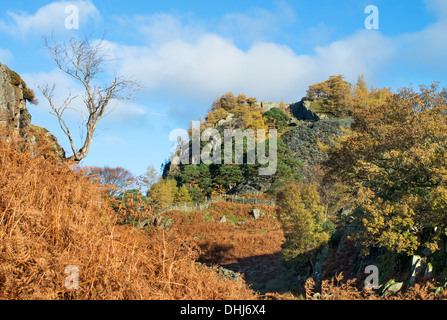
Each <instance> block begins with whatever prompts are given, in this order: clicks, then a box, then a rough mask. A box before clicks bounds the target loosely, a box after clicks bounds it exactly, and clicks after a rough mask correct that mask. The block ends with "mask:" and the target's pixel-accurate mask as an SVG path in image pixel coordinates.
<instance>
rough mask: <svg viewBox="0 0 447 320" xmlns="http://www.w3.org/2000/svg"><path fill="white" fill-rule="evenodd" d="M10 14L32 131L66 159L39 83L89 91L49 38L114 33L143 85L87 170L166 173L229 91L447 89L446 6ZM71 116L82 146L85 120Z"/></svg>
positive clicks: (0, 43) (169, 4)
mask: <svg viewBox="0 0 447 320" xmlns="http://www.w3.org/2000/svg"><path fill="white" fill-rule="evenodd" d="M68 5H75V6H76V7H77V8H78V9H79V29H77V30H74V29H71V30H69V29H66V28H65V20H66V18H67V16H68V14H67V13H65V8H66V7H67V6H68ZM368 5H375V6H376V7H377V8H378V10H379V16H378V17H379V20H378V21H379V29H378V30H367V29H366V28H365V24H364V22H365V19H366V18H367V17H368V15H369V14H368V13H365V8H366V7H367V6H368ZM0 8H1V10H0V62H1V63H3V64H7V65H8V66H9V67H10V68H11V69H13V70H15V71H17V72H18V73H19V74H21V75H22V77H23V78H24V79H25V81H26V82H27V83H28V86H29V87H31V88H33V89H34V90H35V91H36V93H37V98H38V100H39V101H40V103H39V104H38V105H37V106H34V105H29V106H28V109H29V111H30V113H31V115H32V117H33V120H32V122H33V123H34V124H36V125H39V126H44V127H46V128H48V129H49V130H50V131H51V132H52V133H53V134H54V135H56V137H57V138H58V139H59V142H60V143H61V145H62V146H63V147H64V148H65V149H66V150H67V151H69V149H70V148H69V145H68V141H67V139H66V137H65V136H64V135H63V133H62V132H61V130H60V128H59V127H58V124H57V121H56V119H55V118H54V117H53V116H51V115H50V114H49V107H48V104H47V103H46V101H45V98H43V97H42V96H40V95H39V92H38V90H37V86H38V85H43V84H44V83H46V82H47V83H50V84H51V83H56V94H57V97H58V98H59V99H63V97H64V96H65V95H66V94H67V92H68V91H67V90H68V89H70V90H71V91H72V92H73V93H75V94H76V93H77V92H79V94H80V93H81V91H80V90H81V89H80V86H79V84H77V83H76V82H74V81H73V80H71V79H69V78H67V76H65V75H63V74H62V73H61V72H59V71H58V70H57V68H56V66H55V64H54V62H53V61H52V60H51V58H50V55H49V54H48V52H46V51H45V50H44V49H43V41H42V37H43V36H44V35H47V36H49V35H51V34H52V33H53V34H54V37H55V38H56V39H57V40H60V41H63V40H67V39H70V38H71V37H73V36H80V35H81V36H82V35H83V34H85V33H87V34H91V33H92V34H93V37H99V36H101V35H102V34H103V33H104V32H105V39H106V40H107V41H108V48H109V49H110V54H111V56H113V57H114V58H115V59H116V60H115V62H114V64H113V69H114V70H115V71H116V72H117V73H119V74H122V75H123V76H126V77H132V78H134V79H136V80H138V81H140V82H141V83H142V85H143V88H142V89H141V90H140V91H139V92H138V94H137V96H136V97H135V100H133V101H131V102H126V103H124V102H119V103H118V102H113V104H112V105H113V108H114V111H113V112H112V113H111V114H110V115H109V116H107V117H106V118H104V119H103V121H102V122H101V123H100V126H99V127H98V129H97V136H96V137H95V139H94V142H93V144H92V146H91V151H90V154H89V155H88V157H87V158H86V159H85V160H84V161H83V162H82V163H83V164H84V165H97V166H104V165H109V166H112V167H117V166H122V167H125V168H127V169H129V170H130V171H131V172H132V173H133V174H134V175H139V174H142V173H143V172H144V171H145V169H146V168H147V167H148V166H149V165H154V166H155V167H156V168H159V167H160V165H161V164H162V163H163V162H164V161H165V160H167V158H168V156H169V152H170V149H171V148H172V146H173V145H174V142H173V141H169V133H170V132H171V131H172V130H174V129H177V128H184V129H186V128H187V127H188V124H189V122H190V121H192V120H197V119H198V118H199V116H202V117H204V115H205V114H206V113H207V112H208V108H209V106H210V105H211V104H212V102H213V100H214V99H215V98H216V97H218V96H220V95H222V94H224V93H225V92H228V91H232V92H233V93H235V94H239V93H245V94H246V95H247V96H253V97H256V98H257V99H258V100H259V101H281V100H283V101H285V102H288V103H293V102H297V101H299V100H300V99H301V97H302V96H303V95H304V94H305V91H306V89H307V87H308V86H309V85H311V84H313V83H316V82H319V81H324V80H326V79H327V78H328V77H329V76H330V75H334V74H343V75H344V76H345V78H346V80H348V81H350V82H353V83H354V82H355V81H356V79H357V77H358V75H360V74H363V75H364V76H365V78H366V80H367V82H368V84H369V85H373V86H376V87H391V88H393V89H398V88H400V87H403V86H409V85H410V84H413V85H418V84H429V83H431V82H433V81H439V82H441V85H444V86H445V85H446V80H447V79H446V74H447V60H446V59H445V57H446V56H447V37H446V35H447V1H445V0H425V1H424V0H420V1H416V0H409V1H402V0H381V1H379V0H377V1H373V0H370V1H363V0H347V1H333V0H313V1H307V0H306V1H304V0H303V1H298V0H289V1H286V0H282V1H281V0H280V1H265V0H256V1H254V0H244V1H240V0H238V1H235V0H231V1H199V0H194V1H191V0H189V1H188V0H183V1H180V0H176V1H174V0H167V1H135V0H127V1H122V0H108V1H95V0H91V1H88V0H77V1H40V0H16V1H14V2H12V1H2V2H1V3H0ZM74 107H75V108H82V104H81V102H80V101H79V102H75V103H74ZM69 116H70V120H69V121H70V123H71V125H72V126H73V129H72V131H74V132H75V137H76V138H79V137H80V133H78V132H77V129H78V122H79V113H72V114H69ZM76 143H77V145H78V146H79V145H80V143H81V140H80V139H77V141H76Z"/></svg>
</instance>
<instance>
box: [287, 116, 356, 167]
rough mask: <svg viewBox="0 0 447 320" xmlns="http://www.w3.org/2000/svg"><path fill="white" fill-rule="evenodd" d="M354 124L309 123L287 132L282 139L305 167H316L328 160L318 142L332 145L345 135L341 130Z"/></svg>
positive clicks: (343, 121)
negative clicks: (335, 140) (336, 139)
mask: <svg viewBox="0 0 447 320" xmlns="http://www.w3.org/2000/svg"><path fill="white" fill-rule="evenodd" d="M352 122H353V120H352V119H324V120H320V121H316V122H307V123H305V124H303V125H301V126H299V127H297V128H294V129H292V130H290V131H287V132H286V133H284V134H283V135H282V136H281V138H282V139H283V141H284V143H285V145H286V147H287V148H289V149H290V150H291V151H292V152H293V154H294V157H295V158H296V159H298V160H300V161H301V162H303V164H304V165H315V164H319V163H322V162H323V161H325V160H326V159H327V155H326V153H325V152H324V151H323V150H321V149H320V147H319V146H318V142H321V143H323V144H325V145H332V144H333V140H334V139H335V138H337V137H338V136H341V135H343V134H344V132H343V131H342V129H341V128H342V127H345V128H349V127H350V126H351V123H352Z"/></svg>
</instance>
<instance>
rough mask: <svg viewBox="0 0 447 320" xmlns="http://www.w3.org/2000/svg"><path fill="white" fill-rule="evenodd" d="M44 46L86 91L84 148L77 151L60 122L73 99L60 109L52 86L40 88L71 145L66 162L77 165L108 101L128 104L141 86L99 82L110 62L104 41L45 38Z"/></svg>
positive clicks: (120, 81)
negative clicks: (70, 153)
mask: <svg viewBox="0 0 447 320" xmlns="http://www.w3.org/2000/svg"><path fill="white" fill-rule="evenodd" d="M44 45H45V48H46V49H47V50H48V51H49V53H50V54H51V56H52V58H53V60H54V61H55V62H56V65H57V66H58V68H59V69H60V70H61V71H63V72H64V73H65V74H67V75H69V76H70V77H72V78H74V79H75V80H76V81H78V82H79V83H80V84H82V86H83V88H84V90H85V92H84V94H83V96H82V101H83V103H84V105H85V107H86V109H87V113H84V112H82V111H81V114H82V116H83V120H84V128H85V137H84V135H82V136H83V140H84V141H83V145H82V147H81V148H80V149H76V148H75V147H74V143H73V137H72V135H71V132H70V129H69V127H68V125H67V124H66V122H65V121H64V118H63V115H64V112H65V111H66V110H67V109H70V107H69V106H70V104H71V103H72V101H73V100H74V99H75V98H76V97H73V96H72V95H71V93H70V94H69V96H68V97H67V98H66V99H65V100H64V102H62V103H61V105H59V106H56V105H55V103H54V99H53V92H54V88H55V85H53V86H52V87H51V88H50V87H49V86H48V84H47V85H46V86H44V87H39V89H40V91H41V92H42V94H43V95H44V96H45V98H46V99H47V100H48V102H49V104H50V107H51V109H52V111H53V112H51V114H53V115H54V116H56V117H57V119H58V121H59V125H60V127H61V129H62V131H63V132H64V134H65V135H66V136H67V137H68V140H69V141H70V146H71V149H72V151H73V155H72V156H71V157H69V159H72V160H75V161H80V160H82V159H83V158H85V157H86V156H87V154H88V152H89V150H90V144H91V143H92V140H93V137H94V132H95V130H96V128H97V125H98V122H99V121H100V120H101V119H102V118H103V117H104V116H105V115H106V114H107V112H108V111H109V103H110V101H111V100H131V99H132V97H133V94H134V93H135V91H136V90H137V89H139V88H140V87H141V85H140V84H139V83H138V82H136V81H133V80H130V79H127V78H124V77H120V76H117V75H114V76H113V77H112V79H111V80H109V81H105V80H103V79H102V78H101V75H102V74H106V73H107V68H106V64H107V62H109V61H110V59H109V58H108V54H109V51H108V50H107V47H106V45H107V43H106V41H105V40H104V38H101V39H99V40H95V41H93V42H92V41H90V39H89V37H87V36H86V37H85V38H84V39H78V38H71V39H70V41H69V42H62V43H59V42H56V41H55V40H54V38H53V37H51V40H50V39H48V38H46V37H45V38H44Z"/></svg>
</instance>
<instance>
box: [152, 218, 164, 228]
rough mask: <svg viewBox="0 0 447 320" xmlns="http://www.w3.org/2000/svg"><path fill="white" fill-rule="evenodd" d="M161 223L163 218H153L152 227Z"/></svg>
mask: <svg viewBox="0 0 447 320" xmlns="http://www.w3.org/2000/svg"><path fill="white" fill-rule="evenodd" d="M162 221H163V217H155V219H154V226H156V227H157V226H160V224H161V222H162Z"/></svg>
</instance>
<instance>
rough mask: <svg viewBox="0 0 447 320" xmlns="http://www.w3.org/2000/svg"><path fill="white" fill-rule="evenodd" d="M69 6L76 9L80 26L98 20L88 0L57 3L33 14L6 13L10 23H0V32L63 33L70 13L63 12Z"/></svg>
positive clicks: (22, 34)
mask: <svg viewBox="0 0 447 320" xmlns="http://www.w3.org/2000/svg"><path fill="white" fill-rule="evenodd" d="M70 5H74V6H76V7H77V9H78V12H79V24H80V25H83V24H85V23H87V21H88V20H89V19H95V20H96V19H98V18H99V11H98V10H97V9H96V7H95V6H94V5H93V3H92V2H91V1H90V0H77V1H58V2H52V3H50V4H48V5H45V6H43V7H41V8H39V9H38V10H37V11H36V12H35V13H34V14H30V13H28V12H19V13H17V12H12V11H8V12H7V14H8V15H9V17H10V18H11V20H12V21H0V30H3V31H5V32H7V33H9V34H11V35H14V36H26V35H29V34H36V33H37V34H42V33H52V32H55V33H60V32H64V31H66V28H65V20H66V19H67V17H69V16H70V13H71V12H68V13H66V11H65V10H66V8H67V7H68V6H70Z"/></svg>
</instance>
